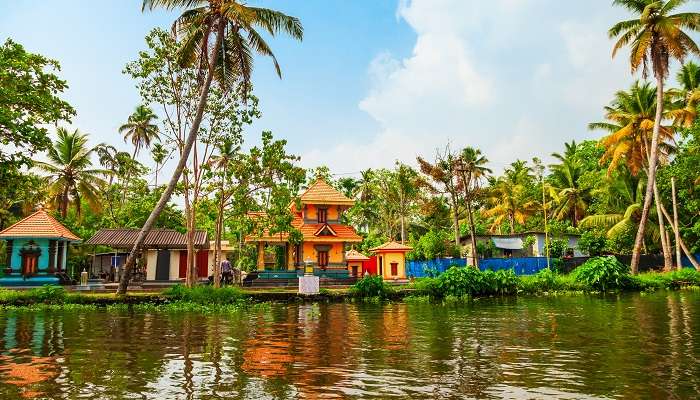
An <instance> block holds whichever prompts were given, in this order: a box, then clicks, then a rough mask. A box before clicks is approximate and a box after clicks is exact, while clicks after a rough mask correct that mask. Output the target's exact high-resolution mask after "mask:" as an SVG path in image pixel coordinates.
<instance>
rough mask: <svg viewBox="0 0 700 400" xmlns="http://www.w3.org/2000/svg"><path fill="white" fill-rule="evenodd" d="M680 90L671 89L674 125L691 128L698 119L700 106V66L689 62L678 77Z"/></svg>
mask: <svg viewBox="0 0 700 400" xmlns="http://www.w3.org/2000/svg"><path fill="white" fill-rule="evenodd" d="M676 80H677V81H678V84H679V85H680V88H674V89H670V90H669V91H668V95H669V97H670V98H671V102H672V103H671V107H672V109H671V111H669V113H668V114H669V116H670V117H671V118H673V123H674V125H677V126H682V127H684V128H689V127H691V126H692V125H693V123H694V122H695V120H696V119H697V117H698V106H700V66H699V65H698V64H696V63H694V62H692V61H689V62H688V63H686V64H685V65H683V67H681V70H680V71H678V74H677V75H676Z"/></svg>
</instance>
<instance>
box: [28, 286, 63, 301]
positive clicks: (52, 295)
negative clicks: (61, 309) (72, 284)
mask: <svg viewBox="0 0 700 400" xmlns="http://www.w3.org/2000/svg"><path fill="white" fill-rule="evenodd" d="M28 295H29V296H30V297H34V298H35V299H37V300H38V301H39V302H41V303H47V304H60V303H63V301H64V300H65V298H66V291H65V289H63V287H61V286H56V285H44V286H42V287H40V288H38V289H32V290H30V291H29V293H28Z"/></svg>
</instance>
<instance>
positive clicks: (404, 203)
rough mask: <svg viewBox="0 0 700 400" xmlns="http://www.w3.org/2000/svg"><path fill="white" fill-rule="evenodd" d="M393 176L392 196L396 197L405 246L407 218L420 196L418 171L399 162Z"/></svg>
mask: <svg viewBox="0 0 700 400" xmlns="http://www.w3.org/2000/svg"><path fill="white" fill-rule="evenodd" d="M392 175H393V182H392V183H393V184H392V187H393V190H392V195H395V202H396V205H397V207H396V210H397V213H398V214H399V219H400V221H401V244H404V243H406V218H407V217H409V216H410V215H411V213H412V210H413V209H414V208H415V205H416V200H417V199H418V196H419V194H420V191H419V188H418V179H419V178H418V173H417V172H416V170H414V169H413V168H411V167H409V166H408V165H406V164H403V163H400V162H398V161H397V162H396V166H395V168H394V171H393V174H392Z"/></svg>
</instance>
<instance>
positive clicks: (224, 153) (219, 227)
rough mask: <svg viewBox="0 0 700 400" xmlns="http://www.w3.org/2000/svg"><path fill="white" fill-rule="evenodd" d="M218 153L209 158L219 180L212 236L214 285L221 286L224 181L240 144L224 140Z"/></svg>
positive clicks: (224, 203) (224, 202)
mask: <svg viewBox="0 0 700 400" xmlns="http://www.w3.org/2000/svg"><path fill="white" fill-rule="evenodd" d="M218 150H219V152H218V154H216V155H213V156H212V157H211V158H210V159H209V163H210V164H211V167H212V168H214V170H215V171H217V173H218V174H219V176H220V178H221V180H220V182H219V204H218V209H217V213H216V227H215V230H216V232H215V238H214V287H217V288H218V287H219V286H221V263H220V261H219V260H220V258H221V238H222V236H223V230H224V208H225V205H226V201H227V193H226V181H227V177H228V176H227V172H228V168H229V167H230V165H231V162H233V160H234V159H235V158H236V156H237V155H238V152H239V150H240V146H236V145H235V143H234V142H233V141H231V140H224V141H223V142H222V143H221V144H220V145H219V146H218Z"/></svg>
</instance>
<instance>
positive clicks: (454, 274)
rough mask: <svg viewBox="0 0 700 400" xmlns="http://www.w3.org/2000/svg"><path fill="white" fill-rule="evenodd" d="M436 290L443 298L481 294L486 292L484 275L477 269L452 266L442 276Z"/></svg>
mask: <svg viewBox="0 0 700 400" xmlns="http://www.w3.org/2000/svg"><path fill="white" fill-rule="evenodd" d="M436 289H437V292H438V294H439V295H441V296H456V297H462V296H466V295H471V296H473V295H476V294H481V293H482V292H484V278H483V274H482V272H481V271H479V270H478V269H476V268H471V267H457V266H452V267H450V268H449V269H448V270H447V271H445V273H444V274H442V275H440V277H439V278H438V284H437V288H436Z"/></svg>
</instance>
